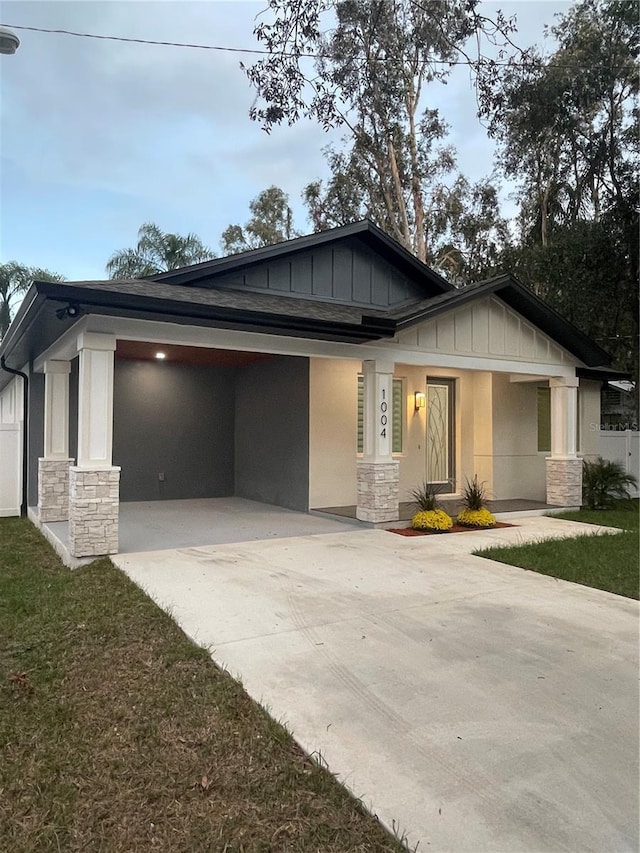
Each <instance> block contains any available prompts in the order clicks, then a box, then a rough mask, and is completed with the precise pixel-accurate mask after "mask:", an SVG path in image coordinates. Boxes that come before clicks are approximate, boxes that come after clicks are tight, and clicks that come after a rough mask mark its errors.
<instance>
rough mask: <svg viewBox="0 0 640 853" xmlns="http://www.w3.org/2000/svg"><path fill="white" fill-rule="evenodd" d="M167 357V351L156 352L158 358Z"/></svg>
mask: <svg viewBox="0 0 640 853" xmlns="http://www.w3.org/2000/svg"><path fill="white" fill-rule="evenodd" d="M166 357H167V354H166V352H157V353H156V358H166Z"/></svg>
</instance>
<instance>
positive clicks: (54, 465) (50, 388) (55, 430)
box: [38, 361, 73, 523]
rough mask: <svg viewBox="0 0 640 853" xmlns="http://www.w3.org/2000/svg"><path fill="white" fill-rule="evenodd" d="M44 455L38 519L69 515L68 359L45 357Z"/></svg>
mask: <svg viewBox="0 0 640 853" xmlns="http://www.w3.org/2000/svg"><path fill="white" fill-rule="evenodd" d="M43 370H44V456H43V457H42V458H40V459H38V514H39V517H40V521H42V522H45V523H47V522H50V521H66V520H67V519H68V518H69V466H70V465H71V463H72V462H73V460H72V459H69V373H70V372H71V365H70V364H69V362H68V361H45V363H44V366H43Z"/></svg>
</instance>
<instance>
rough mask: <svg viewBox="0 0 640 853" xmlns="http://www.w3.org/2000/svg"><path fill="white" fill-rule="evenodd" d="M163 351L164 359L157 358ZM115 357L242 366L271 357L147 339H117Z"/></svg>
mask: <svg viewBox="0 0 640 853" xmlns="http://www.w3.org/2000/svg"><path fill="white" fill-rule="evenodd" d="M158 353H164V356H165V357H164V359H159V358H158V355H157V354H158ZM116 358H122V359H130V360H136V361H160V360H163V361H167V362H172V363H173V364H201V365H216V366H218V367H244V366H245V365H247V364H253V363H254V362H256V361H264V360H265V359H269V358H273V356H272V355H269V354H268V353H262V352H238V351H237V350H223V349H211V348H209V347H184V346H178V345H176V344H152V343H149V342H148V341H118V342H117V345H116Z"/></svg>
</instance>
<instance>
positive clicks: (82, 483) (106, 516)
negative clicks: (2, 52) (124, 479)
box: [69, 465, 120, 557]
mask: <svg viewBox="0 0 640 853" xmlns="http://www.w3.org/2000/svg"><path fill="white" fill-rule="evenodd" d="M119 504H120V468H116V467H110V468H78V467H77V466H75V465H74V466H72V467H71V468H69V551H70V553H71V556H73V557H99V556H103V555H106V554H117V553H118V509H119Z"/></svg>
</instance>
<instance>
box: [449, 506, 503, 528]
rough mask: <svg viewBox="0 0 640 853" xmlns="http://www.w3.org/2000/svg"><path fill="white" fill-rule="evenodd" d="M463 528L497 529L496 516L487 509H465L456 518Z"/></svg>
mask: <svg viewBox="0 0 640 853" xmlns="http://www.w3.org/2000/svg"><path fill="white" fill-rule="evenodd" d="M456 521H457V522H458V524H460V525H462V526H463V527H478V528H480V527H495V526H496V519H495V516H494V515H493V514H492V513H491V512H489V510H488V509H487V508H486V507H484V506H483V507H482V508H481V509H463V510H462V512H459V513H458V517H457V518H456Z"/></svg>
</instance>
